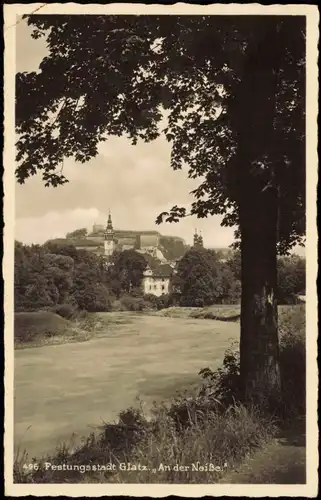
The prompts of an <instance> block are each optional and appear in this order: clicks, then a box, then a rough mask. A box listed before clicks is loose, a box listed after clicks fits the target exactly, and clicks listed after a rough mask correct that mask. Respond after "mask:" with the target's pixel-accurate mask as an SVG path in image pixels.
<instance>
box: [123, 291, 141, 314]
mask: <svg viewBox="0 0 321 500" xmlns="http://www.w3.org/2000/svg"><path fill="white" fill-rule="evenodd" d="M120 303H121V304H122V305H123V307H124V309H125V311H135V312H138V311H143V309H144V308H145V305H146V303H145V301H144V299H143V298H135V297H132V296H130V295H124V296H122V298H121V299H120Z"/></svg>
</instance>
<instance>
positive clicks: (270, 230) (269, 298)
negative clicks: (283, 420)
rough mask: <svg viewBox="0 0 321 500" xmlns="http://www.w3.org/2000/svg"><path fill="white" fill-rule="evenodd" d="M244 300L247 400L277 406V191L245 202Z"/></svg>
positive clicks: (243, 366)
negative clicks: (275, 403)
mask: <svg viewBox="0 0 321 500" xmlns="http://www.w3.org/2000/svg"><path fill="white" fill-rule="evenodd" d="M240 226H241V256H242V271H241V275H242V297H241V339H240V371H241V383H242V389H243V394H244V397H245V400H247V401H253V402H255V403H262V402H264V401H265V402H266V403H268V404H271V403H273V401H275V400H277V399H278V398H279V396H280V389H281V387H280V369H279V342H278V314H277V300H276V287H277V260H276V228H277V199H276V194H275V192H273V190H271V192H267V193H266V194H264V195H263V194H262V193H261V194H260V193H257V195H256V196H255V195H253V193H252V195H251V197H250V199H248V200H244V203H243V206H242V207H241V210H240Z"/></svg>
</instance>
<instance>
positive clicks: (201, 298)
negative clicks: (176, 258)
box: [173, 248, 240, 307]
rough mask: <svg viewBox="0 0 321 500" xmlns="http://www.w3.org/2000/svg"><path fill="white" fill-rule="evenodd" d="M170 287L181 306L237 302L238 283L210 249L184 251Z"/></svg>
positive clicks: (238, 294) (238, 296)
mask: <svg viewBox="0 0 321 500" xmlns="http://www.w3.org/2000/svg"><path fill="white" fill-rule="evenodd" d="M173 288H174V291H175V292H177V293H179V296H180V305H181V306H195V307H204V306H207V305H211V304H214V303H216V304H221V303H234V302H238V301H239V299H240V286H239V283H238V282H237V281H236V280H235V277H234V275H233V273H232V271H231V270H230V268H229V267H228V266H227V265H226V264H225V263H224V262H220V261H219V260H218V259H217V256H216V253H215V251H214V250H206V249H195V248H192V249H191V250H188V251H187V252H186V253H185V255H184V256H183V258H182V259H181V260H180V262H179V264H178V267H177V273H176V275H175V277H174V279H173Z"/></svg>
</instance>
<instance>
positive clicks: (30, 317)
mask: <svg viewBox="0 0 321 500" xmlns="http://www.w3.org/2000/svg"><path fill="white" fill-rule="evenodd" d="M88 338H90V335H89V334H88V331H86V330H84V329H83V328H81V327H80V325H79V324H78V323H75V322H72V321H69V320H67V319H65V318H62V317H61V316H59V315H58V314H55V313H53V312H49V311H38V312H20V313H15V316H14V340H15V349H24V348H27V347H40V346H44V345H57V344H64V343H70V342H80V341H85V340H88Z"/></svg>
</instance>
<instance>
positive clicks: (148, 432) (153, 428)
mask: <svg viewBox="0 0 321 500" xmlns="http://www.w3.org/2000/svg"><path fill="white" fill-rule="evenodd" d="M188 402H189V400H188V399H185V400H182V401H180V402H179V401H178V402H176V406H175V404H174V405H173V406H171V405H169V407H165V406H158V407H155V409H154V415H153V417H152V418H151V419H149V420H147V419H146V418H145V417H144V415H143V413H141V412H140V411H137V410H132V409H129V410H128V411H126V412H122V413H121V414H120V417H119V420H118V422H117V423H116V424H109V425H105V427H104V429H103V431H102V432H101V433H100V434H99V435H95V434H92V435H91V436H90V437H89V438H87V440H86V441H85V442H84V443H83V444H82V445H81V446H79V447H78V448H77V449H76V450H73V451H72V452H71V451H70V450H69V449H68V447H66V446H64V447H62V448H60V450H57V451H56V453H55V454H54V455H51V456H47V457H45V458H42V459H41V460H38V461H35V462H34V464H36V469H37V470H33V471H31V472H29V473H28V472H27V471H26V470H25V468H24V464H25V463H28V459H27V458H26V457H25V456H24V455H23V454H20V455H19V454H18V455H17V456H16V460H15V468H14V478H15V482H35V483H63V482H68V483H81V482H84V483H106V482H109V483H173V482H175V483H189V484H190V483H198V484H200V483H215V482H218V481H219V480H220V479H221V478H222V476H224V473H225V472H226V471H228V470H229V469H230V468H231V467H235V466H236V465H237V464H238V463H239V462H240V461H241V460H242V459H243V458H244V457H245V456H247V454H248V453H251V452H253V450H255V449H257V448H259V447H261V446H262V445H263V444H264V443H266V442H268V441H269V440H270V439H271V438H272V436H274V435H275V433H276V426H275V424H274V422H273V420H272V419H267V418H265V417H263V416H262V415H260V414H259V413H258V412H257V411H256V410H255V409H251V410H248V409H246V408H245V407H244V406H242V405H234V406H233V407H231V408H229V409H228V410H225V411H218V409H217V408H216V407H215V404H214V405H213V402H212V406H211V403H210V404H209V405H207V406H206V405H205V404H204V403H205V401H202V402H201V405H202V404H203V408H202V407H200V408H199V409H198V412H197V413H195V412H193V411H189V419H188V421H187V422H185V423H184V424H182V425H180V426H178V425H177V418H176V419H175V418H174V417H175V416H176V417H179V415H180V411H181V405H182V404H184V405H185V406H186V404H187V405H188ZM173 410H174V413H173ZM64 464H65V470H61V469H63V466H64ZM67 464H68V468H69V470H66V468H67ZM80 464H81V469H80V470H79V466H80ZM102 464H105V470H98V466H100V467H101V465H102ZM108 464H109V465H108ZM128 464H131V466H130V469H129V468H128ZM58 466H59V467H60V470H57V467H58ZM106 466H107V470H106ZM108 469H109V470H108ZM110 469H113V470H110ZM26 472H27V473H26Z"/></svg>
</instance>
